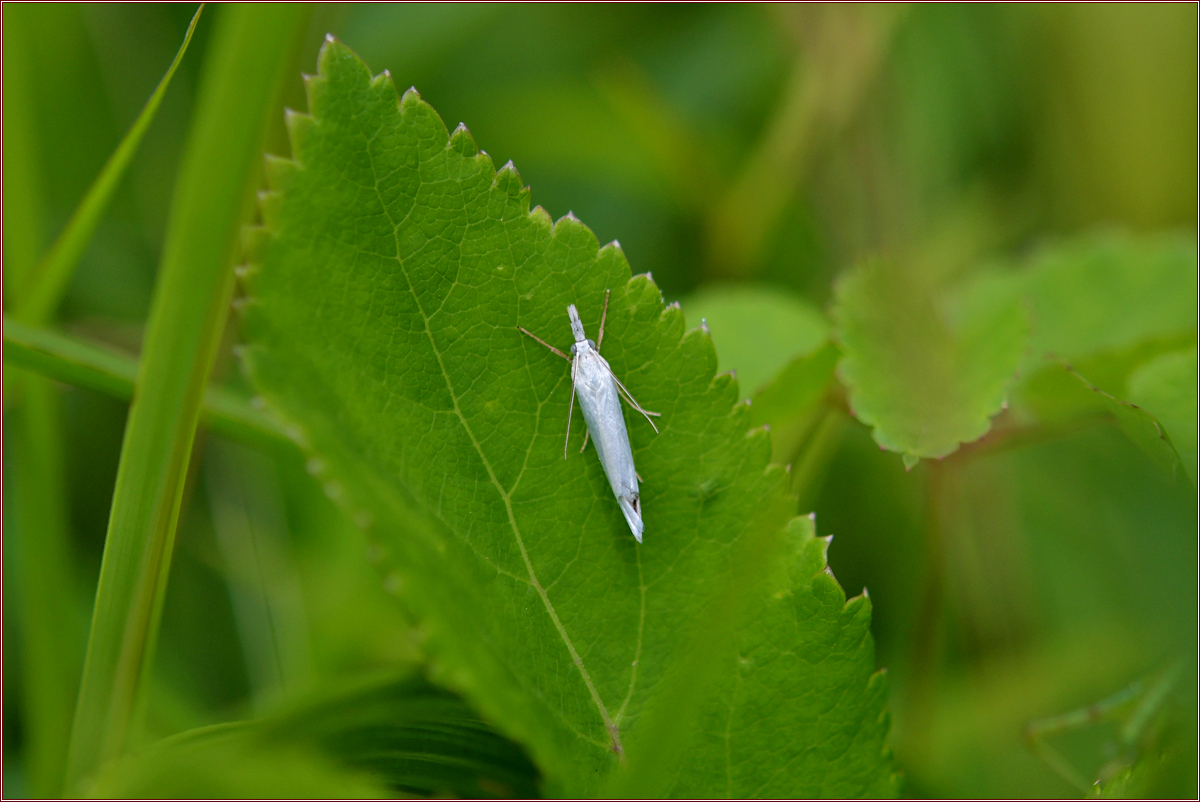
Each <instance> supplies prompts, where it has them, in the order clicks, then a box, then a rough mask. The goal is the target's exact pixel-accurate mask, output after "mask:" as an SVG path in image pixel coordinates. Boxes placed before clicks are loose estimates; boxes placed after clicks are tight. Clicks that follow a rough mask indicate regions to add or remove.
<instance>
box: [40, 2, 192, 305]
mask: <svg viewBox="0 0 1200 802" xmlns="http://www.w3.org/2000/svg"><path fill="white" fill-rule="evenodd" d="M203 10H204V4H203V3H201V4H200V7H199V8H197V9H196V13H195V15H194V16H193V17H192V21H191V22H190V23H189V24H188V28H187V33H186V34H184V37H183V44H182V45H180V46H179V52H178V53H176V54H175V60H174V61H172V62H171V66H170V67H168V68H167V72H166V74H165V75H164V76H163V77H162V80H161V81H159V82H158V86H157V87H155V89H154V93H153V94H151V95H150V99H149V100H147V101H146V105H145V106H144V107H143V108H142V112H141V114H139V115H138V116H137V119H136V120H134V121H133V125H132V126H131V127H130V129H129V132H128V133H126V134H125V138H124V139H122V140H121V144H119V145H117V149H116V150H115V151H113V154H112V156H110V157H109V158H108V162H107V163H106V164H105V165H104V169H102V170H101V171H100V175H99V176H97V177H96V181H95V182H94V183H93V184H92V186H91V187H90V188H89V189H88V192H87V195H85V196H84V198H83V201H82V202H81V203H80V204H79V206H77V207H76V209H75V212H74V214H72V215H71V219H70V221H69V222H68V223H67V227H66V228H65V229H63V231H62V233H61V234H59V235H58V239H57V240H55V242H54V245H52V246H51V247H50V251H49V252H48V253H47V254H46V255H45V256H44V257H42V259H41V261H39V262H38V264H37V267H36V268H35V269H34V271H33V274H32V275H31V276H30V277H29V279H28V282H29V284H28V286H27V287H25V291H24V292H23V293H22V296H23V297H22V299H21V302H20V304H19V305H18V306H17V310H16V313H17V317H19V318H20V319H21V320H26V321H29V322H33V323H40V322H43V321H45V320H46V319H47V318H49V316H50V315H52V314H53V313H54V310H55V308H56V307H57V306H58V303H59V301H60V300H62V296H63V293H64V292H66V289H67V285H68V284H69V283H70V280H71V275H72V274H73V273H74V272H75V266H76V265H78V264H79V259H80V257H81V256H83V249H84V248H85V247H87V244H88V241H89V240H90V239H91V238H92V234H93V232H95V230H96V224H97V223H99V222H100V217H101V216H102V215H103V214H104V210H105V209H107V208H108V203H109V201H110V200H112V196H113V193H114V192H116V191H117V186H118V185H119V184H120V183H121V178H122V176H124V175H125V169H126V168H127V167H128V166H129V162H130V161H131V160H132V159H133V154H134V153H135V152H137V148H138V145H140V144H141V143H142V137H144V136H145V134H146V131H147V130H148V129H149V128H150V123H151V122H153V121H154V115H155V113H156V112H157V111H158V107H159V106H160V105H161V104H162V99H163V96H164V95H166V93H167V87H168V86H169V85H170V83H171V78H172V77H173V76H174V75H175V70H176V69H177V68H178V67H179V63H180V62H181V61H182V60H183V54H184V53H186V52H187V49H188V44H189V43H190V42H191V41H192V33H193V32H194V31H195V30H196V23H197V22H198V21H199V20H200V12H202V11H203Z"/></svg>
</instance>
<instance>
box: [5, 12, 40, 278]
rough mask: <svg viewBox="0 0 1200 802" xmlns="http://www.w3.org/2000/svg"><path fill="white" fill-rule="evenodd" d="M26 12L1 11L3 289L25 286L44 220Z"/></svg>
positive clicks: (27, 13) (37, 251) (37, 248)
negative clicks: (2, 65) (2, 27)
mask: <svg viewBox="0 0 1200 802" xmlns="http://www.w3.org/2000/svg"><path fill="white" fill-rule="evenodd" d="M28 16H29V9H28V7H23V6H21V5H16V4H14V5H11V6H5V8H4V40H5V41H4V289H5V291H6V292H13V291H14V290H16V289H18V288H19V287H21V286H23V284H24V280H25V279H26V277H27V276H28V275H29V271H30V270H32V269H33V266H34V264H35V263H36V261H37V256H38V253H39V252H40V251H41V249H42V231H41V228H42V221H43V219H44V217H45V215H44V211H45V210H44V209H43V199H42V192H43V189H42V180H41V176H40V175H39V170H38V138H37V126H36V124H35V121H34V113H33V97H32V94H33V87H32V85H31V84H32V82H31V80H30V75H29V70H30V66H31V64H30V61H29V49H30V44H31V43H30V42H29V41H28V39H29V35H30V32H29V24H28V22H27V18H28Z"/></svg>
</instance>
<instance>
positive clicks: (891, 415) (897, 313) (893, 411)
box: [834, 263, 1025, 467]
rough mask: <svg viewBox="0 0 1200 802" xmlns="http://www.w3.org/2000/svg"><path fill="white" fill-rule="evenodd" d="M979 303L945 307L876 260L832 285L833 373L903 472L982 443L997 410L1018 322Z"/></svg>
mask: <svg viewBox="0 0 1200 802" xmlns="http://www.w3.org/2000/svg"><path fill="white" fill-rule="evenodd" d="M976 300H977V301H979V302H978V303H975V304H966V305H965V306H964V308H960V309H951V308H948V303H947V301H946V300H945V299H944V298H943V297H942V293H940V292H939V291H938V287H937V286H936V285H935V284H934V283H933V282H932V281H931V280H930V279H928V278H927V277H925V276H924V275H922V274H920V273H918V272H917V271H915V270H901V269H898V268H894V267H889V266H885V265H882V264H879V263H868V264H865V265H863V266H861V267H860V268H858V269H857V270H855V271H853V272H851V273H849V274H848V275H846V276H844V277H843V278H842V280H841V281H840V282H839V283H838V287H837V305H836V306H835V307H834V319H835V321H836V325H837V334H836V336H837V338H838V342H839V344H840V345H841V348H842V354H843V356H842V360H841V362H840V363H839V364H838V372H839V375H840V377H841V379H842V381H843V382H845V383H846V385H847V387H848V388H849V391H850V407H851V409H853V410H854V414H855V416H856V417H858V419H859V420H861V421H862V422H863V423H866V424H868V425H870V426H873V427H874V432H873V433H874V436H875V440H876V442H878V443H879V445H880V446H881V447H883V448H886V449H889V450H891V451H898V452H900V453H901V454H903V455H904V464H905V465H906V466H908V467H911V466H912V465H913V464H915V463H916V461H917V460H918V459H919V458H921V457H944V456H946V455H947V454H950V453H951V452H953V451H954V450H955V449H957V448H958V446H959V443H964V442H970V441H973V440H977V439H978V438H980V437H982V436H983V435H984V434H986V433H987V431H988V428H989V425H990V424H989V419H990V418H991V416H992V415H995V414H996V413H998V412H999V411H1000V410H1001V408H1002V407H1003V406H1004V403H1005V395H1006V389H1007V387H1008V384H1009V382H1010V380H1011V379H1012V377H1013V375H1014V373H1015V372H1016V369H1017V363H1018V360H1019V359H1020V356H1021V352H1022V350H1023V348H1024V333H1025V321H1024V319H1023V316H1022V314H1021V310H1020V309H1019V308H1018V307H1017V306H1016V305H1013V304H1004V303H997V302H995V301H994V299H991V298H982V297H977V298H976Z"/></svg>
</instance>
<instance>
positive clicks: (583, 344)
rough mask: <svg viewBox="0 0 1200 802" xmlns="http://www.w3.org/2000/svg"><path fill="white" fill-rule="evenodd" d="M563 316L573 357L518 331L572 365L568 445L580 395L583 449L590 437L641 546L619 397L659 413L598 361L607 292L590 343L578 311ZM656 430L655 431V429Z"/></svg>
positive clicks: (635, 489)
mask: <svg viewBox="0 0 1200 802" xmlns="http://www.w3.org/2000/svg"><path fill="white" fill-rule="evenodd" d="M567 315H569V316H570V318H571V332H572V333H573V334H574V335H575V344H574V345H572V346H571V356H567V355H566V354H564V353H563V352H562V351H560V350H558V349H557V348H555V347H554V346H553V345H551V344H550V343H548V342H546V341H545V340H543V339H542V338H541V337H538V336H537V335H536V334H534V333H533V332H531V331H529V330H528V329H524V328H522V327H521V326H517V328H518V329H521V331H522V332H524V333H525V334H528V335H529V336H530V337H532V338H533V339H535V340H537V341H538V342H540V343H541V344H542V345H544V346H546V347H547V348H549V349H550V350H551V351H553V352H554V353H556V354H558V355H559V356H561V357H562V358H563V359H565V360H567V361H568V362H570V363H571V406H570V407H569V408H568V409H567V442H568V443H569V442H570V439H571V415H572V413H573V412H574V410H575V396H576V395H578V396H579V408H580V409H581V410H583V419H584V421H586V422H587V434H585V435H584V438H583V448H581V449H580V450H579V451H580V453H583V449H584V448H587V442H588V435H590V436H591V439H592V442H593V443H594V444H595V446H596V454H597V456H599V457H600V464H601V465H603V466H604V473H605V474H606V475H607V476H608V483H609V484H610V485H612V489H613V493H614V494H615V495H616V497H617V504H619V505H620V506H621V512H622V513H624V514H625V521H626V522H627V523H628V524H629V529H630V530H631V531H632V532H633V537H634V538H635V539H636V540H637V542H638V543H641V542H642V528H643V527H642V505H641V498H640V495H639V492H638V475H637V471H635V470H634V467H633V451H632V450H630V448H629V433H628V432H627V431H626V430H625V418H624V417H623V416H622V415H621V396H622V395H623V396H624V397H625V400H626V401H628V402H629V405H630V406H631V407H633V408H634V409H636V410H637V411H638V412H640V413H642V414H643V415H645V416H646V420H647V421H649V422H650V425H651V426H654V421H652V420H650V416H651V415H659V414H660V413H658V412H647V411H646V410H644V409H642V407H641V405H640V404H638V402H637V401H635V400H634V399H633V396H632V395H630V393H629V390H627V389H625V385H623V384H621V381H620V379H618V378H617V377H616V375H614V374H613V372H612V368H610V367H609V366H608V361H607V360H605V358H604V357H602V356H600V343H601V342H602V341H603V340H604V319H605V317H606V316H607V315H608V290H605V291H604V310H603V311H602V312H601V313H600V333H599V335H597V337H596V341H595V342H592V341H591V340H589V339H588V338H587V335H586V334H584V331H583V323H582V322H580V320H579V312H578V311H577V310H576V309H575V304H571V305H570V306H568V307H567ZM654 431H655V432H657V431H658V427H657V426H654ZM566 458H567V443H564V444H563V459H566Z"/></svg>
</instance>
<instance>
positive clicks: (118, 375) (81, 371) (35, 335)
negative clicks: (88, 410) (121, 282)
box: [4, 318, 292, 450]
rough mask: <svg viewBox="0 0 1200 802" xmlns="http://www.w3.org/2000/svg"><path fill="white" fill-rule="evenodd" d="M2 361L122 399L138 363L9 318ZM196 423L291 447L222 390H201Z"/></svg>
mask: <svg viewBox="0 0 1200 802" xmlns="http://www.w3.org/2000/svg"><path fill="white" fill-rule="evenodd" d="M4 361H5V362H7V363H9V364H13V365H20V366H21V367H23V368H27V369H29V370H31V371H34V372H36V373H40V374H42V375H43V376H46V377H48V378H51V379H54V380H55V381H60V382H65V383H66V384H72V385H75V386H77V387H86V388H88V389H90V390H97V391H99V392H101V393H105V394H107V395H112V396H116V397H117V398H123V399H126V400H129V399H131V398H133V386H134V381H135V380H136V378H137V371H138V363H137V360H136V359H134V358H133V357H131V356H129V355H127V354H121V353H118V352H116V351H113V350H110V349H108V348H106V347H104V346H102V345H96V344H94V343H89V342H86V341H84V340H79V339H76V338H74V337H71V336H68V335H66V334H59V333H58V332H56V331H51V330H49V329H39V328H35V327H33V326H26V325H24V324H23V323H18V322H17V321H15V320H10V319H8V318H5V320H4ZM200 420H201V421H202V422H204V423H206V424H207V425H209V426H210V427H211V428H212V429H213V430H214V431H216V432H219V433H220V434H223V435H225V436H226V437H229V438H230V439H233V440H237V441H238V442H241V443H245V444H247V445H252V446H258V447H263V448H267V449H269V450H275V449H279V448H283V449H291V448H292V446H291V441H290V440H288V439H287V437H286V436H285V435H284V433H283V430H282V429H280V428H279V425H278V424H277V423H276V422H275V419H274V418H272V417H271V416H270V415H267V414H266V413H264V412H260V411H259V410H257V409H254V408H253V407H252V406H251V405H250V403H249V401H248V400H247V399H246V398H245V397H243V396H242V395H241V394H239V393H236V392H234V391H232V390H229V389H226V388H224V387H214V386H209V387H208V388H207V389H205V391H204V405H203V407H201V410H200Z"/></svg>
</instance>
